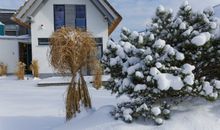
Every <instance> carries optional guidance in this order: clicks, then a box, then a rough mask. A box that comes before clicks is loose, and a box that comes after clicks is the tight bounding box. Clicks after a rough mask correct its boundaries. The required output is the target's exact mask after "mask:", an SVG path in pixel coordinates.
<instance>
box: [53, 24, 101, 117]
mask: <svg viewBox="0 0 220 130" xmlns="http://www.w3.org/2000/svg"><path fill="white" fill-rule="evenodd" d="M50 43H51V45H50V54H49V56H50V63H51V65H52V66H53V67H54V68H55V70H57V71H58V72H60V73H61V74H63V75H65V74H67V73H71V74H72V80H71V83H70V85H69V87H68V90H67V97H66V120H70V119H71V118H72V117H73V116H76V112H80V104H81V103H82V104H83V105H84V106H85V107H87V108H91V99H90V96H89V91H88V88H87V85H86V81H85V79H84V77H83V74H82V70H83V68H85V67H86V66H90V69H91V71H93V72H94V73H95V75H94V84H95V86H96V88H97V89H98V88H99V87H101V74H102V71H101V67H100V63H99V61H98V60H97V57H96V52H97V50H96V42H95V40H94V39H93V38H92V35H90V34H89V33H88V32H84V31H81V30H80V29H75V28H72V27H63V28H61V29H59V30H57V31H56V32H54V33H53V35H52V37H51V41H50Z"/></svg>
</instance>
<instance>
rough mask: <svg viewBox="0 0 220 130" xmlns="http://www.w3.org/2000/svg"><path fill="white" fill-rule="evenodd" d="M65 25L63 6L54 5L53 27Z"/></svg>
mask: <svg viewBox="0 0 220 130" xmlns="http://www.w3.org/2000/svg"><path fill="white" fill-rule="evenodd" d="M64 25H65V6H64V5H54V28H55V30H56V29H59V28H61V27H62V26H64Z"/></svg>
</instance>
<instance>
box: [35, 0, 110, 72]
mask: <svg viewBox="0 0 220 130" xmlns="http://www.w3.org/2000/svg"><path fill="white" fill-rule="evenodd" d="M54 4H84V5H86V15H87V30H88V31H89V32H90V33H92V34H93V36H94V37H102V38H103V48H106V43H107V41H108V23H107V22H106V21H105V19H104V17H103V16H102V14H101V13H100V12H99V11H98V9H97V8H96V7H95V6H94V5H93V4H92V3H91V2H90V1H88V0H48V1H47V2H46V4H45V5H44V6H43V7H42V8H41V9H40V10H39V12H38V13H36V14H35V16H33V21H34V22H33V23H32V24H31V34H32V53H33V54H32V55H33V59H37V60H38V61H39V66H40V70H39V71H40V73H41V74H48V73H53V69H52V67H50V65H49V62H48V52H49V47H48V46H47V45H46V46H45V45H44V46H43V45H38V38H49V37H50V36H51V34H52V33H53V32H54V12H53V5H54ZM41 25H43V29H42V28H41Z"/></svg>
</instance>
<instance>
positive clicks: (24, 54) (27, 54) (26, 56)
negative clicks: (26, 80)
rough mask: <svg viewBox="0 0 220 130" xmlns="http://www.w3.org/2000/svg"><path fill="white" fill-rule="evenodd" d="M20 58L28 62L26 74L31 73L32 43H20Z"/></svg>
mask: <svg viewBox="0 0 220 130" xmlns="http://www.w3.org/2000/svg"><path fill="white" fill-rule="evenodd" d="M19 60H20V61H21V62H23V63H25V64H26V69H25V72H26V74H31V70H30V69H29V66H30V65H31V62H32V49H31V44H27V43H21V42H20V43H19Z"/></svg>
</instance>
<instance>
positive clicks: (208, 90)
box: [203, 82, 213, 95]
mask: <svg viewBox="0 0 220 130" xmlns="http://www.w3.org/2000/svg"><path fill="white" fill-rule="evenodd" d="M203 90H204V91H205V93H206V95H210V94H212V93H213V86H211V85H210V83H209V82H204V83H203Z"/></svg>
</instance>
